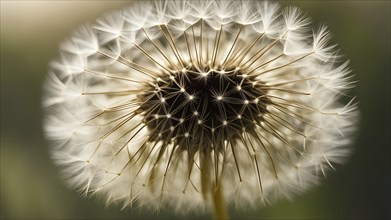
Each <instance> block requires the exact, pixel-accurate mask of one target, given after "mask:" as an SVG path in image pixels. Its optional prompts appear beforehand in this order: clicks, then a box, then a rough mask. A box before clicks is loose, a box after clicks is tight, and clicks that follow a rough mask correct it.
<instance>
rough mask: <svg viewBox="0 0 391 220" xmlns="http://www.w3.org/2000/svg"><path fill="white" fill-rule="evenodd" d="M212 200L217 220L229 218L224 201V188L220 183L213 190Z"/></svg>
mask: <svg viewBox="0 0 391 220" xmlns="http://www.w3.org/2000/svg"><path fill="white" fill-rule="evenodd" d="M211 194H212V201H213V208H214V217H215V219H216V220H228V213H227V208H226V206H225V202H224V196H223V189H222V187H221V185H218V186H217V188H216V189H215V190H212V193H211Z"/></svg>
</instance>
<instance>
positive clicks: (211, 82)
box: [43, 0, 358, 213]
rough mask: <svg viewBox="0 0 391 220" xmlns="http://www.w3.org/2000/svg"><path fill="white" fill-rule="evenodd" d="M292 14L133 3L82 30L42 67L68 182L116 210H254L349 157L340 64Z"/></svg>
mask: <svg viewBox="0 0 391 220" xmlns="http://www.w3.org/2000/svg"><path fill="white" fill-rule="evenodd" d="M309 23H310V20H309V19H308V18H307V17H306V16H305V15H303V13H302V12H301V11H300V10H299V9H298V8H295V7H290V8H287V9H282V10H281V9H280V6H279V5H278V4H277V3H275V2H264V1H256V2H255V1H234V0H224V1H209V0H198V1H188V0H184V1H171V0H168V1H156V2H149V1H148V2H147V1H140V2H136V3H134V4H132V5H131V6H130V7H127V8H125V9H123V10H119V11H116V12H113V13H110V14H108V15H106V16H104V17H103V18H101V19H99V20H98V21H97V22H95V23H94V24H88V25H84V26H82V27H81V28H80V29H78V30H77V31H76V32H75V33H74V34H73V35H72V37H71V38H70V39H69V40H67V41H65V42H64V43H63V44H62V45H61V47H60V54H59V56H58V58H56V59H54V60H53V62H51V63H50V70H49V73H48V77H47V81H46V83H45V93H44V99H43V106H44V108H45V115H46V117H45V123H44V125H45V134H46V137H47V138H48V139H49V140H50V141H51V143H52V150H51V152H52V154H53V159H54V161H55V162H56V163H58V164H59V165H60V166H61V168H62V169H63V171H64V174H65V176H66V177H67V178H68V180H69V183H70V185H72V186H73V187H76V188H79V189H81V190H83V191H84V192H85V194H90V193H92V194H99V195H103V196H104V197H105V198H106V199H107V202H108V203H112V202H117V201H122V202H123V205H124V207H127V206H130V205H132V204H133V203H134V202H136V203H137V204H138V205H145V206H151V207H153V208H157V207H160V206H167V207H170V208H172V209H175V210H177V211H179V212H184V213H186V212H188V211H191V210H196V209H197V210H207V209H208V207H209V206H210V201H209V198H210V196H209V194H210V193H213V192H214V190H215V189H216V187H222V188H221V191H222V192H223V198H224V200H225V201H227V203H235V204H236V205H237V206H243V207H248V205H252V206H256V205H257V204H259V202H260V203H261V204H265V203H269V202H271V201H273V200H275V199H278V198H279V197H290V196H291V195H293V194H298V193H299V192H302V191H304V190H306V189H308V188H309V187H310V186H312V185H314V184H315V183H317V182H318V178H319V177H320V176H322V175H325V173H326V172H327V171H328V170H330V169H333V168H334V167H333V164H335V163H343V162H344V161H345V158H346V157H347V156H348V154H349V152H350V149H349V148H348V145H349V144H350V143H351V139H352V138H351V135H352V133H353V132H354V130H355V126H356V121H357V116H358V110H357V105H356V104H355V100H354V99H352V100H351V101H350V102H348V103H343V102H342V101H341V100H340V97H341V95H344V96H346V95H347V94H348V89H350V88H352V87H353V86H354V84H353V82H352V75H351V73H350V70H349V68H348V63H347V62H341V60H340V58H339V56H338V54H337V53H336V51H335V50H336V48H335V46H333V45H329V44H328V40H329V36H330V35H329V32H328V30H327V29H326V27H325V26H321V27H320V28H318V29H314V31H311V30H312V29H311V27H310V26H309Z"/></svg>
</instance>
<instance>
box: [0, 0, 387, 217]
mask: <svg viewBox="0 0 391 220" xmlns="http://www.w3.org/2000/svg"><path fill="white" fill-rule="evenodd" d="M126 4H128V2H124V1H122V2H121V1H110V2H108V1H23V2H22V1H1V203H0V205H1V210H0V212H1V218H2V219H119V218H125V219H154V218H161V219H185V218H186V219H189V218H192V219H205V218H209V215H199V214H191V215H190V217H189V216H182V215H179V216H177V215H175V213H172V212H170V210H165V211H162V212H161V213H159V214H157V213H151V212H148V211H144V210H140V209H137V208H134V209H127V210H124V211H120V207H116V206H109V207H105V206H104V202H103V201H99V199H96V198H94V199H86V198H82V197H80V196H79V194H78V193H77V192H74V191H72V190H70V189H68V188H67V187H66V186H65V184H64V183H62V181H61V179H60V177H59V175H58V172H57V168H56V167H55V166H54V165H53V163H52V162H51V160H50V158H49V156H48V153H47V152H48V150H47V148H48V147H47V143H45V140H44V139H43V137H42V129H41V118H42V113H41V108H40V103H41V87H42V83H43V79H44V77H45V74H46V70H47V65H48V62H49V61H50V60H51V58H53V57H54V56H55V55H56V53H57V49H58V44H59V43H60V42H61V41H62V40H63V39H64V38H65V37H66V36H67V34H68V33H69V32H70V31H71V30H73V29H74V28H76V27H77V26H78V25H80V24H81V23H84V22H86V21H90V20H93V19H95V18H96V17H99V15H100V14H101V13H103V12H104V11H109V10H112V9H116V8H119V7H121V6H123V5H126ZM282 4H283V5H296V6H299V7H301V8H302V9H303V10H304V11H308V14H309V16H310V17H312V18H313V20H314V23H315V24H321V23H325V24H327V25H328V26H329V27H330V29H331V31H332V33H333V35H334V38H333V42H334V43H336V42H338V44H339V46H340V49H341V52H342V53H343V54H345V55H346V57H347V58H348V59H350V60H351V66H352V68H353V70H354V73H355V74H356V79H358V80H359V84H358V87H357V88H355V89H354V91H353V92H354V93H355V94H357V95H358V100H359V101H360V109H361V116H362V119H361V127H360V131H359V133H358V135H357V140H356V142H355V144H354V146H353V147H354V149H355V153H354V154H353V155H352V157H351V159H350V160H349V162H348V163H347V164H346V165H345V166H340V167H338V170H337V172H335V173H330V175H329V176H328V177H327V179H325V180H324V181H323V182H322V184H321V185H320V186H318V187H315V188H314V189H312V190H310V191H309V192H307V193H306V194H304V195H302V196H299V197H297V198H295V199H294V200H292V201H280V202H278V203H276V204H274V205H273V206H270V207H264V208H259V209H257V210H243V211H240V210H236V211H234V210H235V209H231V210H232V211H230V215H231V217H232V219H238V218H240V219H385V218H390V217H391V215H390V207H391V204H390V185H391V181H390V176H391V172H390V171H391V168H390V165H391V164H390V147H391V146H390V126H391V124H390V75H391V72H390V13H391V10H390V8H391V6H390V2H389V1H369V0H368V1H283V2H282Z"/></svg>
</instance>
